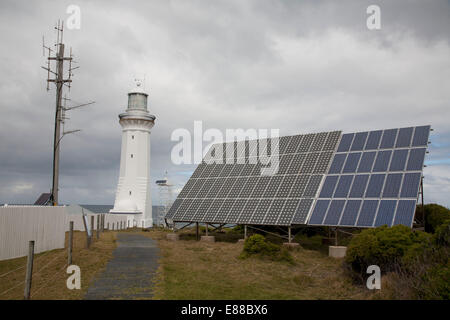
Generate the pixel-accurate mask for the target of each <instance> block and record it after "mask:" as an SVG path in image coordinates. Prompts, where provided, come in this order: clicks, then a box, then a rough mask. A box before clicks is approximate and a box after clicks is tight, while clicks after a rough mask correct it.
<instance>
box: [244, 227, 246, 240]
mask: <svg viewBox="0 0 450 320" xmlns="http://www.w3.org/2000/svg"><path fill="white" fill-rule="evenodd" d="M244 239H247V225H244Z"/></svg>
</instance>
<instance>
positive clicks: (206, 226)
mask: <svg viewBox="0 0 450 320" xmlns="http://www.w3.org/2000/svg"><path fill="white" fill-rule="evenodd" d="M205 228H206V229H205V230H206V236H208V224H207V223H205Z"/></svg>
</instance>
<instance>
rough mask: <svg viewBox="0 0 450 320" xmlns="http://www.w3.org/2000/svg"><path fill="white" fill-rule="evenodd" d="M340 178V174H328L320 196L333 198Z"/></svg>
mask: <svg viewBox="0 0 450 320" xmlns="http://www.w3.org/2000/svg"><path fill="white" fill-rule="evenodd" d="M338 178H339V176H328V177H326V178H325V182H324V183H323V187H322V191H321V192H320V195H319V198H331V197H332V196H333V192H334V188H335V187H336V183H337V181H338Z"/></svg>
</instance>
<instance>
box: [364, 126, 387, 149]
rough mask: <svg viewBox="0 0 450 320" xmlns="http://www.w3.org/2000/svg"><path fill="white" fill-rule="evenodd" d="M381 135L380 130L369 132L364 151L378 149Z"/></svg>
mask: <svg viewBox="0 0 450 320" xmlns="http://www.w3.org/2000/svg"><path fill="white" fill-rule="evenodd" d="M382 134H383V131H382V130H377V131H370V132H369V137H368V138H367V143H366V147H365V150H374V149H378V146H379V145H380V140H381V135H382Z"/></svg>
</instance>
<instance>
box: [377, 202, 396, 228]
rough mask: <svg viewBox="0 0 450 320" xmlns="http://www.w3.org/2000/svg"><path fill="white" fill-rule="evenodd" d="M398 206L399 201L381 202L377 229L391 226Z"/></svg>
mask: <svg viewBox="0 0 450 320" xmlns="http://www.w3.org/2000/svg"><path fill="white" fill-rule="evenodd" d="M396 205H397V200H381V202H380V207H379V208H378V214H377V218H376V220H375V227H378V226H382V225H384V224H387V225H388V226H391V224H392V218H394V213H395V206H396Z"/></svg>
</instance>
